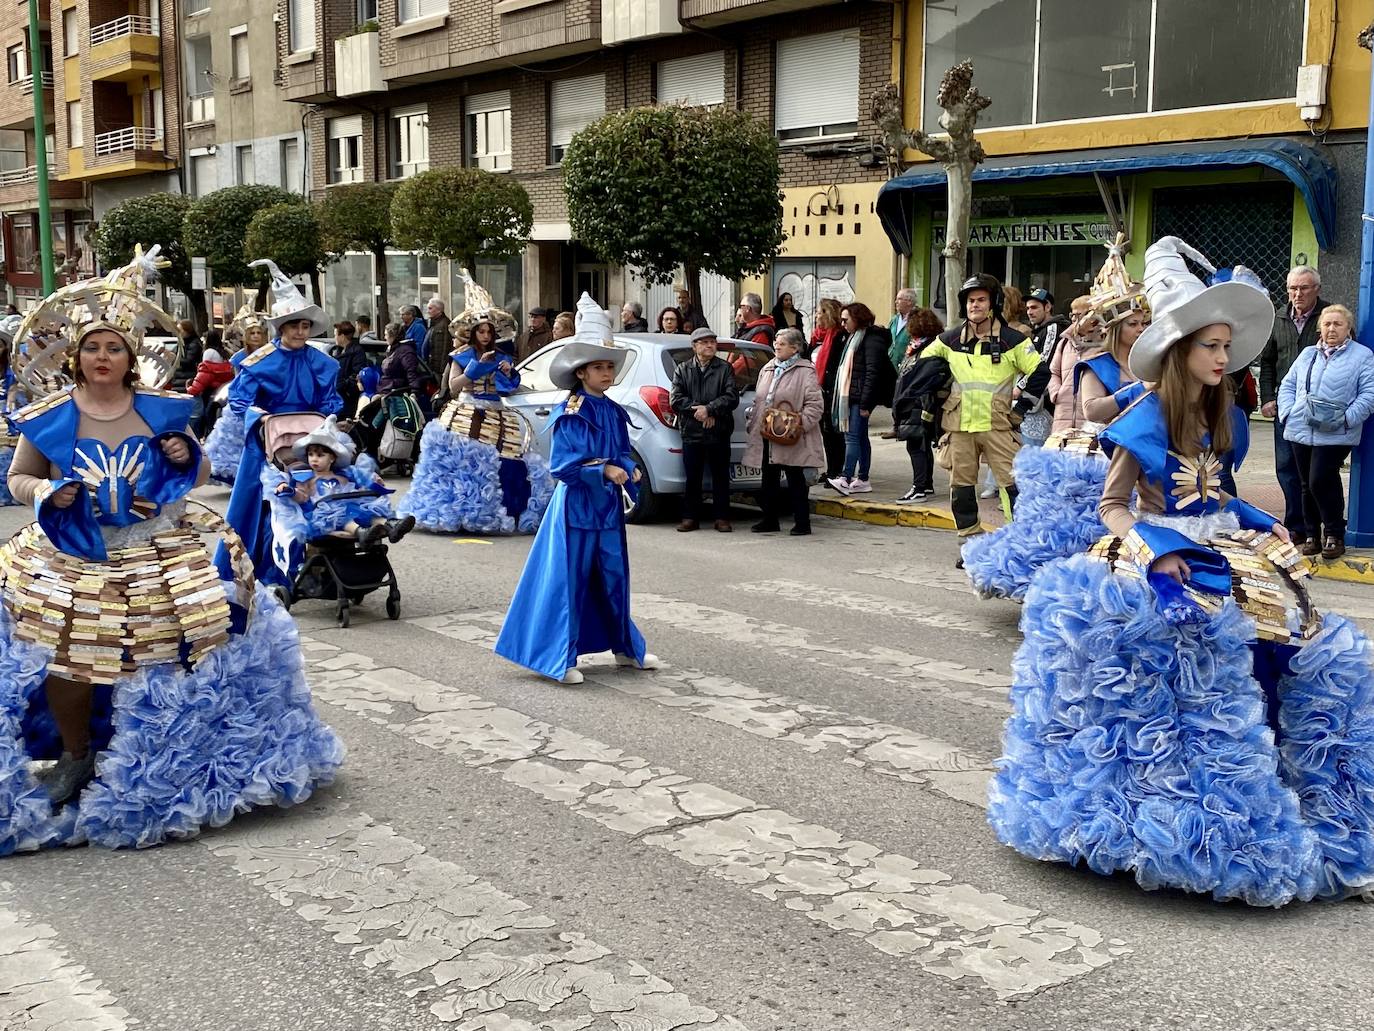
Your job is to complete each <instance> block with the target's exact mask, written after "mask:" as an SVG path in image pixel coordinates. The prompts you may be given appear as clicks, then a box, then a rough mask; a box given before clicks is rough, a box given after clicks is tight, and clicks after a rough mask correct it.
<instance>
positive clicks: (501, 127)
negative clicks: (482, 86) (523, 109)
mask: <svg viewBox="0 0 1374 1031" xmlns="http://www.w3.org/2000/svg"><path fill="white" fill-rule="evenodd" d="M465 107H466V109H467V127H468V134H467V141H468V154H467V157H468V165H469V166H471V167H474V168H485V169H486V170H487V171H488V172H509V171H510V167H511V163H510V156H511V146H510V92H509V91H508V90H500V91H498V92H495V93H479V94H477V95H475V96H471V97H468V98H467V101H466V103H465Z"/></svg>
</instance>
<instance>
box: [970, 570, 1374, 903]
mask: <svg viewBox="0 0 1374 1031" xmlns="http://www.w3.org/2000/svg"><path fill="white" fill-rule="evenodd" d="M1021 628H1022V631H1023V633H1024V635H1025V640H1024V642H1023V643H1022V645H1021V647H1020V649H1018V651H1017V653H1016V658H1015V660H1014V663H1013V667H1012V673H1013V682H1012V705H1013V712H1012V716H1011V717H1010V718H1009V719H1008V721H1007V724H1006V729H1005V734H1004V755H1003V757H1002V758H1001V760H1000V761H999V766H998V770H997V773H996V775H995V776H994V778H993V781H992V784H991V787H990V789H989V796H990V803H991V804H990V807H989V810H988V818H989V821H990V822H991V824H992V826H993V828H994V830H995V831H996V833H997V836H998V837H999V838H1000V839H1001V840H1002V841H1003V842H1004V843H1006V844H1008V845H1011V846H1012V847H1014V848H1016V849H1017V850H1018V851H1020V852H1022V853H1024V854H1025V855H1027V856H1030V857H1031V858H1034V859H1043V860H1055V861H1059V862H1068V863H1084V864H1086V865H1087V866H1088V867H1089V868H1090V869H1091V870H1094V871H1095V872H1097V873H1101V874H1110V873H1114V872H1117V871H1128V872H1130V873H1132V874H1133V875H1134V876H1135V878H1136V880H1137V881H1138V882H1139V884H1140V885H1141V886H1142V887H1144V888H1147V889H1155V888H1163V887H1173V888H1181V889H1183V890H1185V891H1191V892H1200V893H1208V894H1211V895H1212V896H1213V897H1214V898H1216V899H1241V900H1243V901H1245V902H1247V903H1249V904H1251V905H1256V906H1281V905H1284V904H1285V903H1287V902H1290V901H1292V900H1294V899H1299V900H1309V899H1339V898H1342V897H1345V896H1346V895H1348V894H1350V893H1351V892H1353V891H1356V890H1358V889H1360V888H1363V887H1365V886H1367V885H1369V884H1371V883H1374V667H1371V660H1372V659H1374V652H1372V651H1371V648H1370V643H1369V640H1368V639H1367V638H1366V637H1365V636H1364V635H1363V634H1362V633H1361V632H1360V631H1359V630H1358V629H1357V628H1356V627H1355V626H1354V624H1352V623H1351V622H1350V621H1349V620H1347V619H1345V618H1343V617H1341V616H1338V615H1331V614H1328V615H1326V616H1324V617H1323V619H1322V621H1321V624H1320V629H1319V630H1318V631H1317V633H1316V635H1315V637H1314V638H1312V639H1311V640H1309V641H1307V642H1305V643H1303V644H1302V645H1301V647H1295V646H1289V645H1277V644H1273V643H1267V642H1261V643H1258V644H1252V643H1251V642H1252V640H1253V638H1254V624H1253V623H1252V622H1251V621H1250V619H1249V618H1248V617H1247V616H1245V614H1244V613H1242V612H1241V610H1240V609H1239V608H1238V607H1237V606H1236V604H1235V602H1234V601H1232V600H1230V599H1228V600H1227V601H1226V602H1225V604H1224V605H1223V606H1222V607H1221V609H1220V610H1219V611H1218V612H1217V613H1216V614H1215V615H1212V616H1210V617H1208V618H1207V619H1206V621H1205V622H1201V623H1194V624H1187V625H1182V626H1170V625H1168V624H1167V623H1165V621H1164V620H1163V619H1162V618H1161V617H1160V616H1159V614H1158V613H1157V611H1156V602H1155V596H1154V592H1153V590H1152V589H1151V588H1150V587H1149V586H1148V584H1147V583H1146V582H1145V581H1143V580H1139V579H1133V578H1129V577H1123V576H1117V575H1114V574H1113V573H1111V572H1110V571H1109V569H1108V567H1107V566H1106V564H1105V563H1103V562H1100V561H1096V560H1094V559H1092V558H1089V557H1087V556H1082V555H1079V556H1075V557H1073V558H1069V559H1065V560H1059V561H1055V562H1052V563H1050V564H1049V565H1047V566H1045V567H1044V568H1043V569H1041V571H1040V572H1039V573H1038V574H1037V575H1036V577H1035V580H1034V582H1033V583H1032V585H1031V587H1030V590H1029V592H1028V593H1027V596H1026V608H1025V611H1024V613H1023V615H1022V619H1021Z"/></svg>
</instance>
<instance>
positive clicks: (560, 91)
mask: <svg viewBox="0 0 1374 1031" xmlns="http://www.w3.org/2000/svg"><path fill="white" fill-rule="evenodd" d="M605 113H606V77H605V76H604V75H585V76H583V77H582V78H580V79H559V80H558V81H557V82H555V83H553V85H552V87H551V89H550V91H549V143H550V144H551V145H552V146H555V147H566V146H567V145H568V144H569V143H571V142H572V138H573V134H574V133H576V132H577V130H578V129H581V128H583V127H584V126H586V125H590V124H591V123H592V122H594V121H596V120H597V119H598V118H600V117H601V116H602V115H604V114H605Z"/></svg>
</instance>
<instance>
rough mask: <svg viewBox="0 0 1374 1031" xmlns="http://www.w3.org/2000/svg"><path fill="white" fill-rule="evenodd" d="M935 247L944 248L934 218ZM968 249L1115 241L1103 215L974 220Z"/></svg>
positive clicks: (942, 226) (939, 222)
mask: <svg viewBox="0 0 1374 1031" xmlns="http://www.w3.org/2000/svg"><path fill="white" fill-rule="evenodd" d="M934 230H935V234H934V235H935V246H936V248H942V247H944V245H945V222H944V219H943V217H937V219H936V222H935V226H934ZM968 234H969V241H968V245H969V246H970V247H1008V246H1016V245H1018V244H1030V245H1035V246H1040V247H1046V246H1048V247H1064V246H1075V245H1076V246H1080V247H1081V246H1085V245H1092V244H1099V243H1107V242H1108V241H1110V240H1113V239H1115V238H1116V233H1115V231H1114V230H1113V229H1112V225H1111V223H1110V222H1108V221H1107V216H1106V215H1064V216H1053V215H1051V216H1049V217H1046V218H975V219H973V220H972V221H971V222H970V223H969V230H968Z"/></svg>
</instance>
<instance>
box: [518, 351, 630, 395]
mask: <svg viewBox="0 0 1374 1031" xmlns="http://www.w3.org/2000/svg"><path fill="white" fill-rule="evenodd" d="M562 350H563V345H562V344H555V345H553V346H552V347H546V348H545V349H544V350H542V351H540V352H539V353H538V354H536V355H535V356H534V357H532V358H527V359H526V360H525V364H523V365H521V366H519V367H518V371H519V373H520V389H519V390H518V391H516V393H519V394H537V393H541V392H543V391H546V390H559V389H561V388H559V387H557V386H555V385H554V382H553V380H552V379H551V378H550V377H549V366H550V365H552V364H553V359H554V356H556V355H557V354H558V353H559V352H561V351H562ZM627 350H628V351H629V352H630V354H629V358H627V359H626V361H625V364H624V365H622V366H621V367H620V372H619V373H617V375H616V377H615V381H616V383H619V382H620V381H621V380H623V379H624V378H625V377H626V376H627V375H628V374H629V372H630V370H631V369H633V368H634V367H635V361H636V360H637V359H638V358H639V352H637V351H635V350H634V349H632V348H627Z"/></svg>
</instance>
